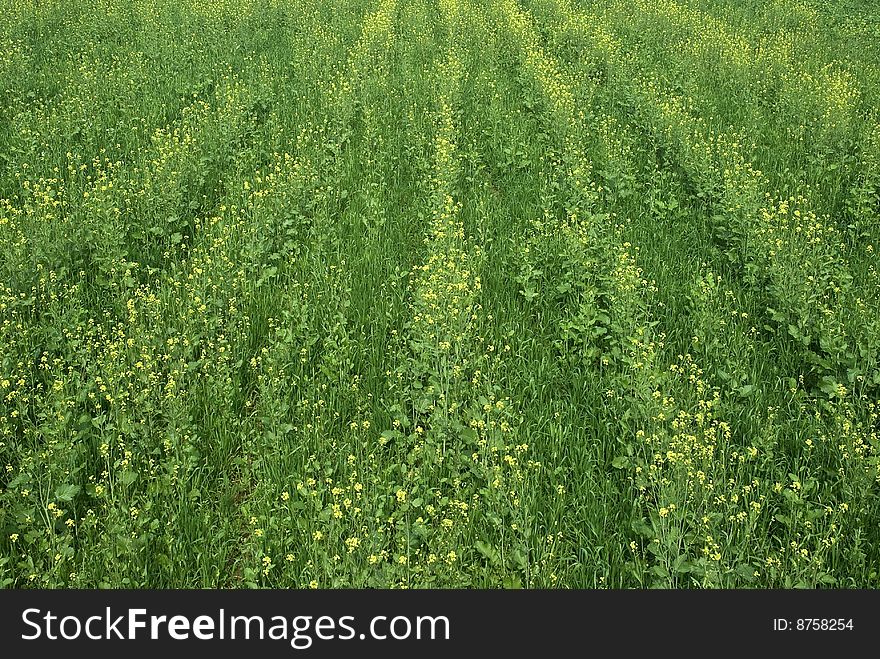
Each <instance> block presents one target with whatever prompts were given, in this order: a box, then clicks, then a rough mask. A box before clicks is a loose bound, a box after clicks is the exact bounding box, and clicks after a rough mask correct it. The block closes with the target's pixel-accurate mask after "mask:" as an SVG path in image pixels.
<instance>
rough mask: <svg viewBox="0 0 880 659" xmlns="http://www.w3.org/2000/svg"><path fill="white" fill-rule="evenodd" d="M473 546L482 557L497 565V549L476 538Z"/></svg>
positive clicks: (498, 560) (498, 559)
mask: <svg viewBox="0 0 880 659" xmlns="http://www.w3.org/2000/svg"><path fill="white" fill-rule="evenodd" d="M474 547H476V549H477V551H478V552H480V554H481V555H482V556H483V558H485V559H487V560H488V561H489V562H490V563H491V564H492V565H498V563H499V562H500V558H499V556H498V551H497V550H496V549H495V548H494V547H493V546H492V545H490V544H489V543H488V542H483V541H482V540H477V542H476V543H475V544H474Z"/></svg>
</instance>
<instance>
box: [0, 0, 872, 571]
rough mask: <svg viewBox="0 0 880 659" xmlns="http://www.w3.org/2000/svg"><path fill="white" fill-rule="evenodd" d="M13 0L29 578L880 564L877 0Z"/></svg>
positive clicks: (19, 417) (12, 94)
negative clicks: (206, 0) (759, 0)
mask: <svg viewBox="0 0 880 659" xmlns="http://www.w3.org/2000/svg"><path fill="white" fill-rule="evenodd" d="M0 10H2V11H0V97H2V99H0V100H2V103H0V119H2V120H0V229H2V230H0V254H2V258H0V464H2V465H3V466H4V469H3V470H2V473H0V584H2V585H3V586H4V587H14V588H24V587H42V588H94V587H100V588H117V587H148V588H172V587H174V588H183V587H207V588H217V587H275V588H288V587H295V588H309V587H310V588H347V587H378V588H420V587H441V588H446V587H469V588H496V587H504V588H521V587H529V588H647V587H666V588H779V587H785V588H789V587H837V588H873V587H876V586H877V585H878V574H877V565H878V561H880V554H878V551H880V550H878V547H880V536H878V530H877V528H878V527H877V524H876V520H877V519H878V518H880V476H878V464H880V463H878V451H880V440H878V433H880V421H878V419H880V417H878V413H880V409H878V404H880V363H878V356H880V321H878V319H880V273H878V271H877V266H876V251H875V250H876V248H877V244H878V239H880V228H878V227H880V196H878V195H880V128H878V123H877V122H878V116H877V113H876V110H875V108H876V105H877V99H878V90H880V69H878V68H877V66H876V64H875V60H876V58H875V57H872V53H876V52H878V46H880V41H878V36H880V35H878V32H877V30H876V26H877V24H878V21H880V14H878V13H877V12H875V11H874V10H873V8H872V7H871V6H870V3H863V2H855V1H853V0H850V1H848V2H844V1H843V0H841V1H840V2H833V3H827V2H826V3H813V2H807V1H806V0H773V1H772V2H766V3H741V2H729V1H727V0H638V2H623V1H621V0H438V1H436V2H435V1H433V0H411V1H407V2H403V1H402V0H358V1H356V2H348V3H339V2H329V1H327V0H297V1H296V2H280V1H275V0H225V1H224V2H214V3H208V4H206V3H203V2H196V1H195V0H183V1H181V0H176V1H175V2H170V1H168V0H142V1H139V2H134V3H123V2H116V1H114V0H83V1H82V2H78V3H75V4H70V3H63V2H60V1H55V0H51V1H47V2H41V3H31V2H24V1H22V0H0ZM806 35H808V38H806Z"/></svg>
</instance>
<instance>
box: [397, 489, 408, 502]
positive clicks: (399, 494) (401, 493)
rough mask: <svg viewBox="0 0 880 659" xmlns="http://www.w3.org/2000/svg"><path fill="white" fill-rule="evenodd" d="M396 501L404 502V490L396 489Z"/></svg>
mask: <svg viewBox="0 0 880 659" xmlns="http://www.w3.org/2000/svg"><path fill="white" fill-rule="evenodd" d="M397 501H398V502H399V503H404V502H405V501H406V490H397Z"/></svg>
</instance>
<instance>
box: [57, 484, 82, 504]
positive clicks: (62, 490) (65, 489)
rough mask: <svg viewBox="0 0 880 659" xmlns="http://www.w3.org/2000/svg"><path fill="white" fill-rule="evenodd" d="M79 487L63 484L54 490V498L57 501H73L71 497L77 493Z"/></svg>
mask: <svg viewBox="0 0 880 659" xmlns="http://www.w3.org/2000/svg"><path fill="white" fill-rule="evenodd" d="M79 489H80V488H79V485H70V484H68V483H65V484H64V485H59V486H58V487H56V488H55V498H56V499H58V500H59V501H73V497H75V496H76V495H77V493H78V492H79Z"/></svg>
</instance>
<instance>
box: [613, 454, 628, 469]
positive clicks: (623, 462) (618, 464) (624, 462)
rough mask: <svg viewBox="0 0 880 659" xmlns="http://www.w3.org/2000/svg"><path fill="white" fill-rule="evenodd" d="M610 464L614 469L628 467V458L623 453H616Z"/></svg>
mask: <svg viewBox="0 0 880 659" xmlns="http://www.w3.org/2000/svg"><path fill="white" fill-rule="evenodd" d="M611 466H612V467H614V468H615V469H626V468H627V467H629V458H628V457H627V456H625V455H618V456H617V457H616V458H614V460H612V461H611Z"/></svg>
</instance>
